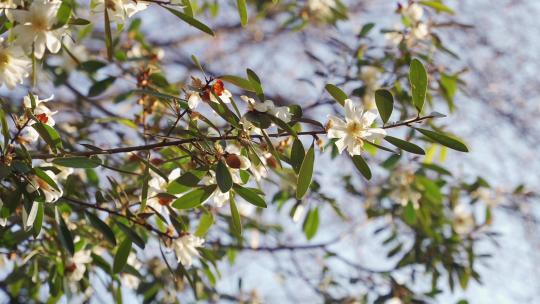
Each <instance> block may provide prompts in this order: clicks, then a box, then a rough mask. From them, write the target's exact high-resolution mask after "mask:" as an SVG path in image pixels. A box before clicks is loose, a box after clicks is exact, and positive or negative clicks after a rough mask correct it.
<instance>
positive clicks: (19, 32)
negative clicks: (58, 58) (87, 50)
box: [13, 0, 66, 59]
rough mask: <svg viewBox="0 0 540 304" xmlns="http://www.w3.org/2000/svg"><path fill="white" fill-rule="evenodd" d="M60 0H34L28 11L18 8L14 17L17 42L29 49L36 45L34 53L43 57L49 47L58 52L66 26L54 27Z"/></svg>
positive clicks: (50, 49) (37, 56)
mask: <svg viewBox="0 0 540 304" xmlns="http://www.w3.org/2000/svg"><path fill="white" fill-rule="evenodd" d="M60 4H61V2H60V1H46V0H38V1H34V2H32V4H31V5H30V8H29V9H28V11H25V10H16V11H14V12H13V17H14V19H15V21H16V22H17V25H16V26H15V27H14V28H13V33H14V34H15V35H16V36H17V39H16V40H15V42H16V43H18V44H20V45H21V46H23V47H25V48H26V50H27V51H29V50H31V48H32V45H33V46H34V55H35V56H36V58H38V59H41V58H42V57H43V54H44V53H45V48H47V49H48V50H49V51H50V52H51V53H58V51H60V48H61V46H62V44H61V38H62V36H63V35H64V34H65V32H66V30H65V28H59V29H54V25H55V24H56V14H57V12H58V8H59V7H60Z"/></svg>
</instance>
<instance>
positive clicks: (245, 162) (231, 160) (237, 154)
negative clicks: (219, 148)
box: [225, 144, 251, 170]
mask: <svg viewBox="0 0 540 304" xmlns="http://www.w3.org/2000/svg"><path fill="white" fill-rule="evenodd" d="M225 152H227V157H226V163H227V165H228V166H229V167H230V168H231V169H240V170H247V169H249V168H250V167H251V161H250V160H249V158H247V157H245V156H244V155H242V154H241V149H240V147H239V146H238V145H236V144H228V145H227V147H226V148H225Z"/></svg>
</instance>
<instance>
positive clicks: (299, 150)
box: [291, 139, 306, 174]
mask: <svg viewBox="0 0 540 304" xmlns="http://www.w3.org/2000/svg"><path fill="white" fill-rule="evenodd" d="M305 156H306V150H305V149H304V145H303V144H302V142H301V141H300V140H299V139H295V140H294V142H293V145H292V148H291V166H292V167H293V169H294V172H296V173H297V174H298V172H300V167H301V166H302V162H303V161H304V157H305Z"/></svg>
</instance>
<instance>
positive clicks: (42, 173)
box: [32, 168, 60, 191]
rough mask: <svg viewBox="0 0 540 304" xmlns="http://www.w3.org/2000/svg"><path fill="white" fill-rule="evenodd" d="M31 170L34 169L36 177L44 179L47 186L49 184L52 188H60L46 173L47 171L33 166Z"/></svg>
mask: <svg viewBox="0 0 540 304" xmlns="http://www.w3.org/2000/svg"><path fill="white" fill-rule="evenodd" d="M32 170H33V171H34V174H35V175H36V176H37V177H39V178H40V179H42V180H44V181H45V182H46V183H47V184H48V185H49V186H51V187H53V188H54V189H56V190H58V191H60V188H58V185H57V184H56V182H55V181H54V180H53V179H52V178H51V177H50V176H49V175H47V173H45V171H43V170H41V169H40V168H34V169H32Z"/></svg>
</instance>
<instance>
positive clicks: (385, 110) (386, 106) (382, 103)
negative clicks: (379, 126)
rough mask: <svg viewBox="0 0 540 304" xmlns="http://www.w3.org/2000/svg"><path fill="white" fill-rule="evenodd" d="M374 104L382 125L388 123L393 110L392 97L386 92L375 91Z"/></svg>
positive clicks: (381, 90) (382, 90)
mask: <svg viewBox="0 0 540 304" xmlns="http://www.w3.org/2000/svg"><path fill="white" fill-rule="evenodd" d="M375 104H376V105H377V109H378V110H379V114H380V115H381V119H382V121H383V122H384V123H386V122H388V119H390V115H392V111H393V110H394V96H392V93H390V91H388V90H384V89H380V90H377V91H375Z"/></svg>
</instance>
